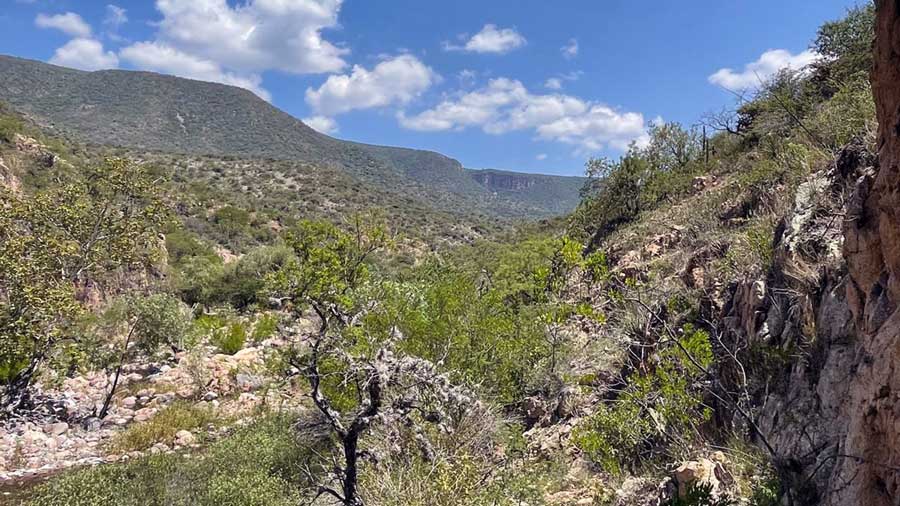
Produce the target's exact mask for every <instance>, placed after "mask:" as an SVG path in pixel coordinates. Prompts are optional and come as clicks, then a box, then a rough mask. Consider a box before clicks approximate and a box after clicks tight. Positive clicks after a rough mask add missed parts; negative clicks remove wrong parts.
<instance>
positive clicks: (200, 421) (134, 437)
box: [110, 402, 216, 453]
mask: <svg viewBox="0 0 900 506" xmlns="http://www.w3.org/2000/svg"><path fill="white" fill-rule="evenodd" d="M215 421H216V416H215V414H214V413H213V411H212V409H211V408H204V407H199V406H196V405H193V404H189V403H187V402H175V403H172V404H170V405H169V406H167V407H166V408H164V409H162V410H161V411H160V412H159V413H157V414H156V416H154V417H153V418H151V419H150V420H147V421H145V422H140V423H136V424H133V425H131V426H129V427H128V429H126V430H125V431H124V432H120V433H118V434H116V436H115V438H113V440H112V443H111V446H110V447H111V449H112V450H113V451H114V452H117V453H126V452H130V451H140V450H146V449H148V448H150V447H151V446H153V445H154V444H156V443H165V444H167V445H171V444H172V443H173V442H174V441H175V434H176V433H178V431H181V430H188V431H196V430H197V429H205V428H206V426H207V425H208V424H210V423H213V422H215Z"/></svg>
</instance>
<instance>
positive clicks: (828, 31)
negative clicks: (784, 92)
mask: <svg viewBox="0 0 900 506" xmlns="http://www.w3.org/2000/svg"><path fill="white" fill-rule="evenodd" d="M874 38H875V6H874V5H873V3H872V2H871V1H866V2H865V3H864V4H863V5H859V6H856V7H854V8H852V9H850V10H849V11H848V12H847V15H846V16H844V17H843V18H842V19H839V20H837V21H831V22H828V23H825V24H823V25H822V26H821V27H820V28H819V31H818V33H817V35H816V40H815V41H814V42H813V49H815V50H816V52H818V53H819V54H821V55H822V56H823V58H822V59H821V60H820V61H819V62H818V63H817V64H816V69H817V71H818V73H819V78H820V79H823V80H827V81H829V82H831V83H837V84H840V83H843V82H846V81H847V80H848V79H850V78H851V76H854V75H856V74H858V73H860V72H866V73H867V72H869V70H871V68H872V40H873V39H874Z"/></svg>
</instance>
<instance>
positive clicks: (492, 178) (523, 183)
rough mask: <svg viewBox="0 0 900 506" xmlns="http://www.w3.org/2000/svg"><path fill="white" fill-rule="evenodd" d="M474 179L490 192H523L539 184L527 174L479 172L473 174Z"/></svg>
mask: <svg viewBox="0 0 900 506" xmlns="http://www.w3.org/2000/svg"><path fill="white" fill-rule="evenodd" d="M471 175H472V179H474V180H475V181H476V182H477V183H478V184H480V185H481V186H484V187H485V188H487V189H488V190H490V191H494V192H495V191H498V190H506V191H521V190H525V189H528V188H531V187H532V186H534V185H535V184H537V180H536V179H535V178H532V177H528V176H527V175H525V174H513V173H509V172H491V171H478V172H472V173H471Z"/></svg>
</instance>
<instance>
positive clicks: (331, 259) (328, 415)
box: [267, 219, 472, 506]
mask: <svg viewBox="0 0 900 506" xmlns="http://www.w3.org/2000/svg"><path fill="white" fill-rule="evenodd" d="M285 242H286V244H288V245H289V246H290V247H291V248H292V249H293V251H294V253H295V255H296V258H295V259H294V260H293V261H290V262H288V263H287V264H285V265H284V266H283V267H282V268H281V269H280V270H279V271H277V272H275V273H273V274H271V275H269V276H268V279H267V282H268V283H267V284H268V286H269V290H270V293H271V295H273V296H274V298H277V299H278V300H290V301H291V303H292V304H293V306H294V308H295V310H296V311H303V310H304V309H305V308H307V307H311V308H312V309H313V310H314V311H315V313H316V314H317V315H318V318H319V329H318V331H317V332H313V333H309V334H305V335H304V336H303V338H304V340H305V342H306V344H307V347H308V349H307V351H306V352H305V353H299V352H298V351H297V350H294V351H293V353H292V354H291V355H290V356H289V362H290V363H291V365H293V366H294V367H295V368H296V369H297V370H299V371H301V373H302V374H303V375H304V376H305V377H306V379H307V381H308V382H309V386H310V390H311V397H312V401H313V403H314V404H315V406H316V408H317V409H318V411H319V413H320V414H321V416H322V418H323V419H324V425H325V426H326V427H327V429H328V432H329V433H330V436H331V437H330V438H329V440H330V441H333V442H334V446H333V450H334V454H333V456H332V458H333V459H334V464H333V465H332V466H331V471H330V472H329V473H328V477H327V478H325V479H324V480H320V479H318V477H317V476H316V475H315V473H314V472H313V470H312V469H311V468H310V467H307V469H306V472H307V475H308V477H309V479H310V480H312V481H314V482H317V483H318V491H317V495H316V498H318V497H319V496H321V495H330V496H332V497H334V498H335V499H337V500H339V501H340V502H341V503H342V504H344V505H347V506H359V505H362V504H363V499H362V497H361V495H360V491H359V466H360V463H361V460H362V459H363V458H365V457H366V456H367V455H369V454H368V452H366V451H365V450H364V449H362V448H360V441H361V438H362V437H363V436H364V435H365V434H366V433H367V431H368V430H369V429H370V428H371V427H372V426H373V425H375V424H384V425H386V426H395V425H404V426H408V427H418V426H419V425H420V424H422V423H440V422H441V421H442V420H444V419H445V418H446V417H447V416H448V415H447V413H446V412H445V411H444V408H445V407H447V406H449V405H455V406H464V405H466V404H471V403H472V401H471V399H470V398H469V397H467V396H466V395H464V394H463V392H462V391H461V390H460V389H458V388H455V387H453V386H452V385H451V384H450V381H449V379H448V378H447V376H446V375H443V374H441V373H440V372H438V370H437V368H436V367H435V366H434V365H433V364H432V363H431V362H429V361H427V360H424V359H420V358H415V357H411V356H407V355H404V354H402V353H398V352H397V351H396V350H397V345H398V344H399V343H400V342H402V340H403V337H402V335H401V333H400V332H399V331H398V330H396V329H394V331H393V332H391V335H390V337H389V338H387V339H383V340H380V341H379V340H378V338H377V337H373V336H370V335H367V333H366V332H365V329H364V328H363V327H362V326H361V325H360V323H359V322H360V319H361V316H362V315H363V314H364V313H365V311H366V308H368V307H369V304H368V301H367V300H365V297H362V296H360V293H359V291H360V289H361V288H362V287H363V286H364V285H366V284H367V283H369V282H370V270H369V265H368V259H369V258H371V256H372V255H373V254H374V253H375V252H376V251H378V250H380V249H382V248H383V247H386V246H388V245H389V244H390V242H391V241H390V239H389V238H388V235H387V233H386V231H385V229H384V228H383V227H380V226H366V225H364V224H363V223H362V222H361V220H359V219H357V220H356V221H355V222H354V223H353V225H352V227H351V232H349V233H348V232H344V231H342V230H340V229H338V228H337V227H335V226H333V225H330V224H327V223H319V222H301V223H300V224H299V225H298V226H297V227H295V228H294V229H293V230H292V231H291V232H290V233H288V234H287V235H286V238H285ZM416 433H417V440H418V441H420V442H421V444H422V446H423V451H425V452H426V453H427V451H428V450H427V447H428V443H427V438H425V436H424V431H421V430H418V431H416Z"/></svg>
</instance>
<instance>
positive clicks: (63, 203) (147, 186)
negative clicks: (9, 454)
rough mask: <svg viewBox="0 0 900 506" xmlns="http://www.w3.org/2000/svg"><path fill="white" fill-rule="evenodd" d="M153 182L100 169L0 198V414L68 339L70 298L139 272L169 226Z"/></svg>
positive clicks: (111, 167)
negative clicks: (94, 284) (121, 273)
mask: <svg viewBox="0 0 900 506" xmlns="http://www.w3.org/2000/svg"><path fill="white" fill-rule="evenodd" d="M157 186H158V181H156V180H154V178H153V177H152V176H150V175H149V174H148V173H147V172H146V171H145V170H144V169H143V168H141V167H139V166H135V165H132V164H130V163H128V162H127V161H125V160H121V159H108V160H106V161H105V163H104V164H102V165H100V166H98V167H91V168H88V169H85V170H84V171H83V172H82V173H80V174H79V177H77V178H76V179H74V180H73V181H70V182H68V183H65V184H62V185H60V186H58V187H55V188H52V189H49V190H46V191H42V192H40V193H37V194H35V195H32V196H27V195H19V194H15V193H12V192H10V191H7V190H0V210H2V212H0V336H2V337H3V339H2V340H0V364H2V365H0V373H2V375H0V380H2V382H3V383H5V388H4V390H3V393H2V394H0V406H2V409H3V410H4V412H6V413H8V412H10V411H12V410H14V409H16V408H17V407H18V406H20V405H21V404H22V402H23V401H24V400H25V399H26V397H27V396H26V394H27V390H28V386H29V385H30V384H31V381H32V379H33V377H34V374H35V373H36V371H37V369H38V367H39V365H40V364H41V363H43V362H44V361H45V360H46V359H47V358H48V357H50V356H51V354H52V353H53V352H54V350H55V349H56V346H57V344H59V343H60V342H61V341H64V340H67V339H73V338H74V337H75V336H74V335H73V332H71V329H72V324H73V322H74V321H75V320H76V319H77V318H78V316H79V314H80V313H81V312H82V309H83V308H82V306H81V304H80V303H79V301H78V299H77V297H76V289H77V287H79V286H83V285H84V284H85V283H86V282H87V281H95V280H98V279H100V278H102V277H104V276H105V275H108V274H109V273H110V272H113V271H117V270H122V269H136V268H146V267H149V266H150V264H151V263H152V262H153V261H154V259H155V258H156V254H157V252H158V251H159V248H158V246H159V232H160V230H162V227H163V225H164V224H165V223H166V222H167V220H168V217H167V216H168V215H167V212H166V207H165V205H164V204H163V203H162V201H161V199H160V197H159V194H158V191H157Z"/></svg>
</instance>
